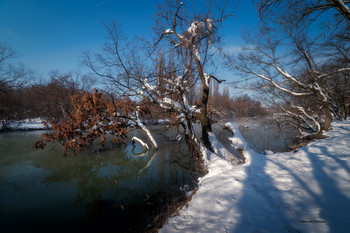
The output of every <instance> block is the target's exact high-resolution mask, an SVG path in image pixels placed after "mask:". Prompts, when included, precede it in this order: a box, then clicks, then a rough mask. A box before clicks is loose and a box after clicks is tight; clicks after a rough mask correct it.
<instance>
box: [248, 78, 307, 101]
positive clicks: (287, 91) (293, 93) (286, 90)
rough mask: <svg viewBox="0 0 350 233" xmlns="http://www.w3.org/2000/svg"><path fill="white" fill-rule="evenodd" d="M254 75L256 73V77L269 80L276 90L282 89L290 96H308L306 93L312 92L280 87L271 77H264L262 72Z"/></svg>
mask: <svg viewBox="0 0 350 233" xmlns="http://www.w3.org/2000/svg"><path fill="white" fill-rule="evenodd" d="M254 75H256V76H258V77H260V78H262V79H264V80H266V81H268V82H270V83H271V84H272V85H273V86H274V87H275V88H277V89H278V90H280V91H283V92H285V93H287V94H290V95H292V96H308V95H312V94H313V92H304V93H303V92H302V93H299V92H294V91H291V90H288V89H286V88H283V87H281V86H280V85H278V84H277V83H276V82H274V81H273V80H272V79H271V78H268V77H266V76H265V75H263V74H254Z"/></svg>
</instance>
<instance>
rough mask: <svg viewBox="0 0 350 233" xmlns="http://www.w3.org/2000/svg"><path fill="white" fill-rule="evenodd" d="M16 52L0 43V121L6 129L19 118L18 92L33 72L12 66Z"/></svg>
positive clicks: (21, 66)
mask: <svg viewBox="0 0 350 233" xmlns="http://www.w3.org/2000/svg"><path fill="white" fill-rule="evenodd" d="M15 58H16V52H15V51H14V50H13V49H11V48H10V47H9V46H7V45H6V44H4V43H0V121H1V125H2V128H6V127H7V125H8V123H9V121H10V120H14V119H18V118H20V117H21V116H20V114H19V108H20V105H21V103H20V102H19V98H20V96H18V94H19V93H18V92H16V91H15V90H18V89H19V88H21V87H24V85H25V84H27V83H29V81H30V80H31V79H32V77H33V72H32V71H30V70H28V69H27V68H25V67H24V66H23V65H14V63H15Z"/></svg>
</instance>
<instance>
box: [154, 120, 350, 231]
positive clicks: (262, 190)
mask: <svg viewBox="0 0 350 233" xmlns="http://www.w3.org/2000/svg"><path fill="white" fill-rule="evenodd" d="M228 126H230V127H232V128H233V129H234V131H235V136H238V139H239V140H238V139H234V138H235V136H234V138H233V139H232V140H231V141H232V142H233V143H237V142H240V141H241V140H242V138H241V135H240V134H239V132H238V131H237V128H236V127H235V125H234V124H232V123H229V124H228ZM332 128H333V129H332V130H331V131H330V132H328V133H327V136H328V138H327V139H322V140H318V141H314V142H311V143H309V144H308V145H307V146H304V147H302V148H299V150H298V151H297V152H284V153H275V154H272V153H267V154H266V155H262V154H258V153H256V152H254V151H253V150H250V149H248V148H247V150H246V151H245V152H244V155H245V157H246V163H245V164H242V165H235V164H230V163H228V162H227V160H225V159H223V158H221V157H219V156H216V155H215V154H211V155H210V156H209V157H208V159H209V164H208V167H209V173H208V174H207V175H206V176H204V177H203V178H201V179H200V181H199V188H198V190H197V192H196V194H195V195H194V196H193V197H192V200H191V201H190V202H189V205H188V207H183V209H182V210H180V212H179V215H177V216H175V217H173V218H170V219H169V220H168V223H167V224H166V225H164V226H163V228H162V229H160V232H163V233H164V232H348V227H349V223H350V185H349V183H350V145H349V141H350V121H349V120H347V121H344V122H333V123H332ZM242 143H243V144H240V145H246V143H245V142H242ZM236 146H237V145H236Z"/></svg>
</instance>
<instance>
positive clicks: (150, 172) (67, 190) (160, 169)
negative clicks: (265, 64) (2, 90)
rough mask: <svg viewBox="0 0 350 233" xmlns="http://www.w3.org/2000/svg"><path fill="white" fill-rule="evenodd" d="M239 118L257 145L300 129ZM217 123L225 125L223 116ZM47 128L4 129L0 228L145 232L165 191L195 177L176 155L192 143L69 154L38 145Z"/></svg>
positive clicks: (267, 146) (275, 147)
mask: <svg viewBox="0 0 350 233" xmlns="http://www.w3.org/2000/svg"><path fill="white" fill-rule="evenodd" d="M237 124H238V125H239V126H240V130H241V132H242V135H243V136H244V137H246V140H247V141H248V143H250V145H251V146H252V148H253V149H254V150H256V151H257V152H263V151H266V150H272V151H283V150H285V148H286V147H287V146H288V145H289V144H290V142H291V139H292V138H293V136H295V133H296V132H295V130H294V131H293V130H283V131H281V130H279V129H277V128H276V127H275V126H274V125H273V124H266V123H263V122H261V121H255V120H251V121H240V122H237ZM213 128H214V131H216V132H223V131H224V130H223V129H222V125H220V124H215V125H214V126H213ZM42 132H43V131H15V132H5V133H0V227H1V230H0V231H1V232H6V233H7V232H28V231H30V232H38V233H40V232H67V231H69V232H72V231H84V232H110V231H113V232H127V231H129V232H137V231H140V232H142V231H143V229H145V228H146V227H147V226H148V225H147V224H148V222H150V221H151V220H152V218H153V217H154V215H153V214H154V212H152V211H154V210H155V211H158V210H157V208H159V205H165V204H164V203H163V202H162V201H161V200H162V199H164V195H173V194H172V193H176V192H177V191H178V190H179V187H183V186H185V185H189V186H192V187H193V185H195V182H194V180H195V178H194V177H192V176H191V175H190V174H189V172H188V171H187V170H186V169H184V168H183V167H182V166H179V165H178V164H177V163H173V162H172V161H174V159H175V158H177V161H178V162H181V163H182V164H186V163H185V162H184V161H183V160H181V156H179V155H184V154H185V153H186V150H185V149H183V148H178V146H177V145H176V144H173V143H171V142H169V141H166V140H164V139H162V137H158V138H157V141H158V142H159V144H160V148H159V150H157V151H155V150H150V151H144V149H143V148H142V147H141V146H140V145H132V144H131V143H128V144H127V145H114V146H112V145H110V146H107V148H105V149H101V148H100V147H99V146H98V144H95V145H93V146H90V147H89V148H87V150H85V151H84V152H79V153H78V154H76V155H69V156H67V157H63V156H62V150H61V149H60V148H59V147H58V146H57V145H56V146H55V147H54V148H52V149H51V148H50V147H51V146H50V144H49V145H48V147H47V148H46V149H45V150H37V151H35V150H33V149H32V145H33V143H34V142H35V141H36V140H39V139H40V138H41V134H42ZM134 134H135V135H136V136H139V137H141V135H138V133H137V132H134ZM131 136H133V135H131ZM227 136H230V135H227ZM130 138H131V137H130Z"/></svg>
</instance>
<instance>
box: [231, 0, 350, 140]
mask: <svg viewBox="0 0 350 233" xmlns="http://www.w3.org/2000/svg"><path fill="white" fill-rule="evenodd" d="M283 3H285V4H287V5H288V3H289V2H284V1H261V2H260V8H259V10H260V12H263V13H262V14H261V16H262V17H263V21H262V22H261V23H260V24H259V27H258V29H257V31H256V32H254V33H251V32H246V33H245V34H244V39H245V41H246V44H247V46H245V48H244V52H243V53H241V54H240V55H239V56H237V57H232V56H231V57H229V56H227V61H228V66H230V67H231V68H233V69H235V70H237V71H238V72H240V73H244V74H246V75H248V76H250V77H256V78H260V79H261V80H263V81H265V82H267V84H268V85H262V86H261V87H266V88H268V89H267V90H269V92H268V94H269V96H270V97H271V99H272V98H275V99H274V100H273V102H274V103H275V104H278V106H279V109H280V110H282V112H283V116H288V117H290V118H292V119H294V120H295V121H296V122H298V127H299V128H300V127H303V128H307V129H309V130H312V131H313V132H315V133H316V134H319V133H321V132H322V130H326V131H327V130H328V129H329V127H330V124H331V122H332V119H333V115H332V106H333V105H335V103H334V101H333V99H332V98H331V95H330V93H331V89H330V88H329V86H328V85H326V84H325V83H327V82H330V81H331V80H332V78H333V77H334V75H341V74H346V73H348V72H349V70H350V65H349V64H348V63H346V62H345V63H342V64H341V65H340V64H338V66H336V67H333V68H334V69H333V70H332V71H330V70H326V69H324V64H325V62H329V61H332V60H334V59H335V58H336V57H337V56H338V55H339V53H333V54H328V56H326V55H325V53H323V52H322V50H320V46H321V45H324V43H325V40H322V37H321V34H317V33H315V31H313V34H311V33H310V30H311V29H310V24H309V23H296V21H295V17H298V16H299V15H297V16H294V15H293V14H295V11H288V9H289V8H288V7H287V8H283V10H284V11H283V13H281V11H278V10H276V8H272V6H274V7H280V6H281V4H283ZM293 3H294V1H293ZM297 3H298V4H302V3H301V1H297V2H295V4H297ZM293 6H295V5H293ZM303 6H304V5H303ZM271 9H274V10H271ZM278 9H279V10H282V9H281V8H278ZM266 10H269V12H268V13H269V14H268V15H267V14H266ZM300 17H302V16H300ZM344 23H345V24H347V23H348V19H345V22H344ZM326 57H327V61H326ZM276 96H278V98H276ZM277 100H279V101H277Z"/></svg>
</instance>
